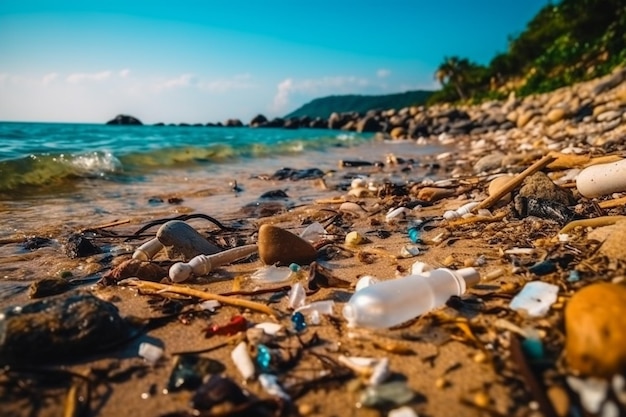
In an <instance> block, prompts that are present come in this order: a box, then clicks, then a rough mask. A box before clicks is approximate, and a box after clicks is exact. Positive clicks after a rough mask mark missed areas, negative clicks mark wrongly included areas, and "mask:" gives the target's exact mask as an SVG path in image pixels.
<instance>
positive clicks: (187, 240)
mask: <svg viewBox="0 0 626 417" xmlns="http://www.w3.org/2000/svg"><path fill="white" fill-rule="evenodd" d="M157 239H159V242H161V243H162V244H163V246H165V250H166V251H167V256H168V257H169V258H170V259H175V258H178V257H181V256H182V259H183V260H184V261H189V260H190V259H191V258H193V257H194V256H198V255H210V254H212V253H217V252H220V251H221V249H220V248H218V247H217V246H215V245H214V244H212V243H211V242H209V241H208V240H206V239H205V238H204V237H203V236H202V235H201V234H200V233H198V232H197V231H196V229H194V228H193V227H191V226H189V225H188V224H187V223H185V222H184V221H181V220H171V221H169V222H167V223H165V224H164V225H163V226H161V228H160V229H159V231H158V232H157Z"/></svg>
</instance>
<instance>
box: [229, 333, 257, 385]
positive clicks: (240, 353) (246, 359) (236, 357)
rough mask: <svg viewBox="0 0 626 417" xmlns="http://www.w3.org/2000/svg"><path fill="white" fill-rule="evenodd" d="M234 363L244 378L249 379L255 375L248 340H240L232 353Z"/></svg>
mask: <svg viewBox="0 0 626 417" xmlns="http://www.w3.org/2000/svg"><path fill="white" fill-rule="evenodd" d="M230 357H231V359H232V360H233V363H234V364H235V366H236V367H237V370H238V371H239V373H240V374H241V376H242V377H243V379H244V380H249V379H250V378H252V377H253V376H254V371H255V370H254V362H252V358H251V357H250V353H248V345H247V344H246V342H240V343H239V344H238V345H237V346H235V349H233V351H232V352H231V353H230Z"/></svg>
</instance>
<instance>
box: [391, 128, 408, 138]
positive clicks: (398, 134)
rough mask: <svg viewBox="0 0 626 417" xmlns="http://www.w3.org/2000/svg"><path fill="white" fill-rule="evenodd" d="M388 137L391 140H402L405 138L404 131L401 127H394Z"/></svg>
mask: <svg viewBox="0 0 626 417" xmlns="http://www.w3.org/2000/svg"><path fill="white" fill-rule="evenodd" d="M389 135H390V136H391V137H392V138H393V139H403V138H406V129H405V128H403V127H394V128H393V129H391V132H390V133H389Z"/></svg>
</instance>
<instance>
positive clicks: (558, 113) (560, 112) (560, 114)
mask: <svg viewBox="0 0 626 417" xmlns="http://www.w3.org/2000/svg"><path fill="white" fill-rule="evenodd" d="M566 114H567V112H566V111H565V109H564V108H561V107H557V108H556V109H552V110H550V111H549V112H548V114H547V115H546V120H547V121H548V123H550V124H554V123H556V122H559V121H561V120H563V118H565V115H566Z"/></svg>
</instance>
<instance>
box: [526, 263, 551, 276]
mask: <svg viewBox="0 0 626 417" xmlns="http://www.w3.org/2000/svg"><path fill="white" fill-rule="evenodd" d="M528 271H529V272H532V273H533V274H535V275H540V276H541V275H547V274H550V273H552V272H554V271H556V264H555V263H554V262H552V261H543V262H539V263H536V264H534V265H533V266H531V267H530V268H528Z"/></svg>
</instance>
